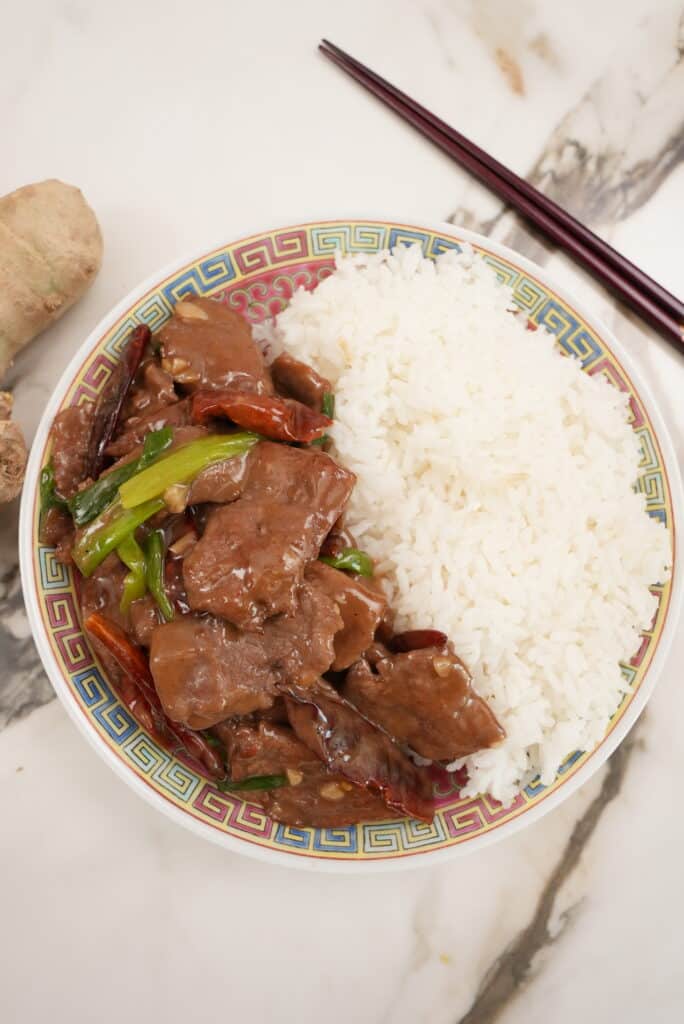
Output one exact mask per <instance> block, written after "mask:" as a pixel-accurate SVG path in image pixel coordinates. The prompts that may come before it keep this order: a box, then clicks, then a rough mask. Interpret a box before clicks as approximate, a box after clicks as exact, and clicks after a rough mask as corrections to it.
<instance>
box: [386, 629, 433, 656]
mask: <svg viewBox="0 0 684 1024" xmlns="http://www.w3.org/2000/svg"><path fill="white" fill-rule="evenodd" d="M447 639H448V637H447V635H446V633H442V631H441V630H439V629H407V630H406V631H405V632H404V633H396V634H395V635H394V636H393V637H392V638H391V640H390V641H389V643H388V645H387V646H388V647H390V648H391V650H393V651H395V652H396V653H397V654H403V653H405V652H406V651H422V650H423V649H424V648H425V647H444V645H445V644H446V642H447Z"/></svg>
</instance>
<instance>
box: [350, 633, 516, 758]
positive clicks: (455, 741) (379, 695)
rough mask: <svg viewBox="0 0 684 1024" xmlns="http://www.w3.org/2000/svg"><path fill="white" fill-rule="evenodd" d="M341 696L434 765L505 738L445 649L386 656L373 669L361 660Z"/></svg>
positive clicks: (466, 675) (460, 664) (461, 666)
mask: <svg viewBox="0 0 684 1024" xmlns="http://www.w3.org/2000/svg"><path fill="white" fill-rule="evenodd" d="M343 693H344V696H345V697H347V699H348V700H350V701H352V703H353V704H355V705H356V707H358V708H359V710H360V711H361V712H362V713H363V714H364V715H366V716H367V717H368V718H370V719H372V720H373V721H374V722H378V724H379V725H381V726H382V727H383V728H384V729H386V730H387V732H389V733H391V735H392V736H395V737H396V738H397V739H398V740H399V741H400V742H402V743H407V744H408V745H409V746H410V747H412V748H413V750H415V751H416V753H418V754H420V755H421V756H422V757H429V758H431V759H432V760H434V761H445V762H449V761H454V760H456V759H457V758H460V757H466V756H467V755H468V754H472V753H474V752H475V751H476V750H483V749H485V748H487V747H492V746H495V745H496V744H497V743H500V742H501V740H503V738H504V735H505V734H504V731H503V729H502V728H501V726H500V725H499V723H498V722H497V720H496V717H495V716H494V713H493V712H492V710H491V709H490V707H489V705H488V704H487V703H486V702H485V701H484V700H483V699H482V698H481V697H479V696H478V695H477V694H476V693H475V691H474V690H473V687H472V679H471V676H470V673H469V672H468V670H467V669H466V667H465V665H464V664H463V662H462V661H461V660H460V659H459V658H458V657H457V656H456V655H455V654H454V653H453V652H452V651H451V650H450V648H449V647H448V646H445V647H441V648H440V647H428V648H424V649H423V650H418V651H410V652H409V653H407V654H388V655H387V657H384V658H379V659H378V660H376V662H375V666H374V668H373V669H371V667H370V666H369V665H368V663H367V662H366V661H359V662H357V663H356V664H355V665H353V666H352V668H351V669H350V670H349V672H348V673H347V678H346V682H345V685H344V690H343Z"/></svg>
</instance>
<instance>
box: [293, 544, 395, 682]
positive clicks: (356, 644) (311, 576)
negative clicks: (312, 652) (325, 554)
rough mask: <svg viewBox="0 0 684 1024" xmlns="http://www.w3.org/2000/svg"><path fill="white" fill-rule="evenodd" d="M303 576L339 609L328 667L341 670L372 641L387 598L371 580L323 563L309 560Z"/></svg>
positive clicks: (359, 655) (336, 670) (385, 607)
mask: <svg viewBox="0 0 684 1024" xmlns="http://www.w3.org/2000/svg"><path fill="white" fill-rule="evenodd" d="M305 578H306V579H307V580H308V582H309V583H311V584H313V586H314V587H316V589H317V590H320V591H321V592H322V593H323V594H326V595H327V596H328V597H329V598H331V599H332V600H333V601H334V602H335V604H336V605H337V607H338V608H339V610H340V614H341V616H342V623H343V625H342V629H341V630H340V631H339V633H337V634H336V636H335V660H334V661H333V664H332V668H333V670H334V671H335V672H341V671H342V670H343V669H345V668H349V666H350V665H352V664H353V663H354V662H355V661H357V660H358V659H359V658H360V657H361V655H362V654H363V652H364V651H365V650H366V649H367V648H368V647H370V645H371V644H372V643H373V638H374V636H375V631H376V629H377V628H378V625H379V624H380V622H381V621H382V619H383V617H384V615H385V612H386V609H387V598H386V597H385V594H384V591H383V589H382V587H381V586H380V584H379V583H378V582H376V581H375V580H373V579H366V578H365V577H363V576H357V575H355V574H353V573H347V572H341V571H340V570H339V569H333V567H332V566H330V565H326V564H325V562H312V563H311V564H310V565H309V566H307V569H306V574H305Z"/></svg>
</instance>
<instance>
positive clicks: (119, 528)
mask: <svg viewBox="0 0 684 1024" xmlns="http://www.w3.org/2000/svg"><path fill="white" fill-rule="evenodd" d="M162 508H164V502H163V501H162V500H161V498H156V499H154V500H153V501H146V502H144V504H142V505H138V506H137V507H136V508H134V509H124V508H122V507H121V502H119V501H114V502H112V504H111V505H108V506H107V508H106V509H105V510H104V512H102V513H101V515H99V516H98V517H97V519H93V521H92V522H91V523H88V525H87V526H86V527H85V529H84V530H83V531H82V533H81V535H80V537H79V538H78V540H77V541H76V543H75V545H74V548H73V551H72V557H73V559H74V562H75V563H76V565H77V566H78V568H79V569H80V570H81V572H82V573H83V575H84V576H92V574H93V573H94V571H95V570H96V569H97V567H98V565H99V564H100V562H103V561H104V559H105V558H106V557H107V555H108V554H109V552H110V551H113V550H114V549H115V548H118V546H119V544H121V542H122V541H123V540H124V538H126V537H128V535H129V534H131V533H133V531H134V530H135V529H137V527H138V526H140V524H141V523H144V522H145V520H146V519H149V518H150V516H153V515H154V514H155V512H159V510H160V509H162Z"/></svg>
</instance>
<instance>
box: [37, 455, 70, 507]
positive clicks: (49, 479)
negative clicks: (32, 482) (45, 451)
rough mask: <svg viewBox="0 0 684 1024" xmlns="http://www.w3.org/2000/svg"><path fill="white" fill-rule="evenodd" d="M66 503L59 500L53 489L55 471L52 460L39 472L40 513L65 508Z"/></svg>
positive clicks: (61, 499)
mask: <svg viewBox="0 0 684 1024" xmlns="http://www.w3.org/2000/svg"><path fill="white" fill-rule="evenodd" d="M66 507H67V503H66V501H64V499H63V498H60V497H59V495H58V494H57V490H56V488H55V470H54V466H53V465H52V459H50V461H49V462H48V464H47V466H43V468H42V469H41V471H40V511H41V512H47V511H48V510H49V509H51V508H64V509H65V508H66Z"/></svg>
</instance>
